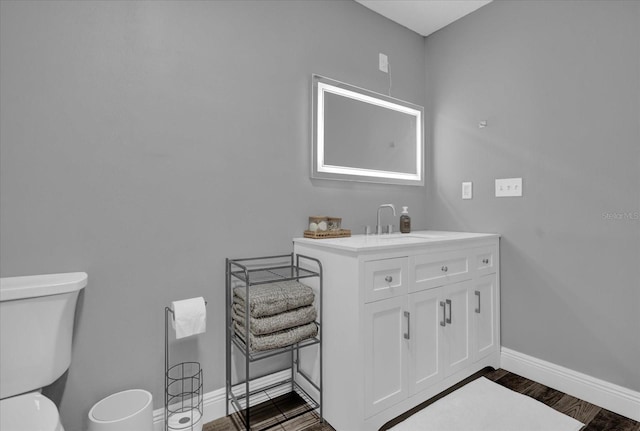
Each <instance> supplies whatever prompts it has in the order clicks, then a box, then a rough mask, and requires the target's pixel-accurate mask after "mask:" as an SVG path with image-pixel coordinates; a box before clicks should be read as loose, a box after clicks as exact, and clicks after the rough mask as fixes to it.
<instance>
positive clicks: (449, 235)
mask: <svg viewBox="0 0 640 431" xmlns="http://www.w3.org/2000/svg"><path fill="white" fill-rule="evenodd" d="M499 237H500V234H497V233H477V232H451V231H433V230H427V231H415V232H411V233H408V234H401V233H394V234H391V235H387V234H383V235H353V236H351V237H346V238H326V239H313V238H294V239H293V242H294V243H298V244H307V245H312V246H317V247H322V248H329V249H334V250H344V251H350V252H363V251H378V250H393V249H398V248H406V247H421V246H425V245H431V244H433V245H436V244H437V245H442V244H447V243H451V242H458V241H469V240H476V239H488V238H499Z"/></svg>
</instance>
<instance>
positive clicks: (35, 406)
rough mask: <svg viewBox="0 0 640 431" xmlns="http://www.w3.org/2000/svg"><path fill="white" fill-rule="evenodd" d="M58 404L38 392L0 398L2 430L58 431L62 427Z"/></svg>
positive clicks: (0, 426) (0, 424)
mask: <svg viewBox="0 0 640 431" xmlns="http://www.w3.org/2000/svg"><path fill="white" fill-rule="evenodd" d="M59 425H60V416H59V415H58V409H57V408H56V405H55V404H54V403H53V401H51V400H50V399H49V398H47V397H45V396H43V395H42V394H39V393H37V392H31V393H28V394H24V395H19V396H17V397H11V398H5V399H3V400H0V429H1V430H2V431H5V430H6V431H27V430H29V431H56V430H59V429H60V427H59Z"/></svg>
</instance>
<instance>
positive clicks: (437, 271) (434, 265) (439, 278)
mask: <svg viewBox="0 0 640 431" xmlns="http://www.w3.org/2000/svg"><path fill="white" fill-rule="evenodd" d="M412 259H413V261H412V264H411V271H412V272H411V274H412V283H411V284H410V286H409V291H410V292H417V291H420V290H425V289H433V288H434V287H438V286H442V285H443V284H447V283H455V282H457V281H462V280H466V279H469V278H471V275H470V273H469V254H467V252H464V251H452V252H445V253H433V254H424V255H419V256H413V257H412Z"/></svg>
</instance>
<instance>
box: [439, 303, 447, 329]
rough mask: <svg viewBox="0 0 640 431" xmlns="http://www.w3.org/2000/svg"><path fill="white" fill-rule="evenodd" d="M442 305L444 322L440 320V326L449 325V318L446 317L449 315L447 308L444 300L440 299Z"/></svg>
mask: <svg viewBox="0 0 640 431" xmlns="http://www.w3.org/2000/svg"><path fill="white" fill-rule="evenodd" d="M440 307H442V322H440V326H447V320H446V319H445V317H446V315H447V309H446V308H445V306H444V301H440Z"/></svg>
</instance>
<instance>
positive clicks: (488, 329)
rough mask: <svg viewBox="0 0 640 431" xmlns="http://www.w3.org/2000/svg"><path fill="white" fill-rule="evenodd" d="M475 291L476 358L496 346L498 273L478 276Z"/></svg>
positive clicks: (474, 326)
mask: <svg viewBox="0 0 640 431" xmlns="http://www.w3.org/2000/svg"><path fill="white" fill-rule="evenodd" d="M475 283H476V284H475V287H474V291H473V294H474V295H473V299H472V304H473V306H472V307H473V320H474V322H473V323H474V324H473V328H474V336H473V343H472V344H473V346H474V356H475V359H476V360H477V359H480V358H483V357H485V356H487V355H489V354H490V353H492V352H493V351H495V348H496V343H497V341H496V338H497V336H496V334H497V327H496V326H497V324H498V322H497V318H496V310H495V306H496V305H495V303H496V300H495V298H496V283H497V280H496V275H495V274H489V275H485V276H482V277H480V278H478V279H477V280H476V282H475Z"/></svg>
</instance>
